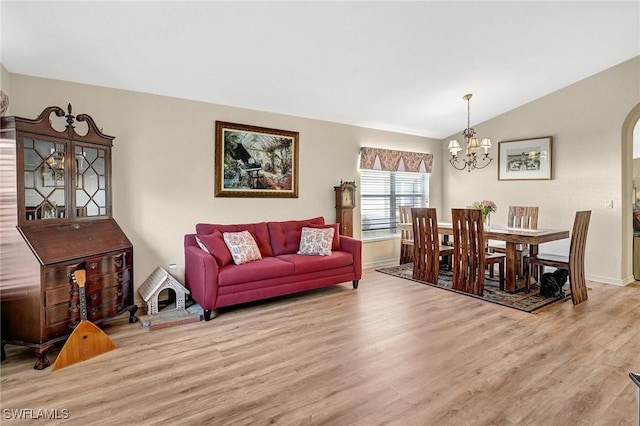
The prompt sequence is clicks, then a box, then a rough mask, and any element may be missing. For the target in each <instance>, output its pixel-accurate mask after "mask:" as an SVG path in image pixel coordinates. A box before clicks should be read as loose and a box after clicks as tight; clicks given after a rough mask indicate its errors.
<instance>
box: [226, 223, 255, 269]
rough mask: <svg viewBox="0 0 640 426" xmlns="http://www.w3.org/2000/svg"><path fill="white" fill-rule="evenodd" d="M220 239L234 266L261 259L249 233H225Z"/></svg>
mask: <svg viewBox="0 0 640 426" xmlns="http://www.w3.org/2000/svg"><path fill="white" fill-rule="evenodd" d="M222 237H223V238H224V242H225V243H226V244H227V248H228V249H229V251H230V252H231V256H232V257H233V263H235V264H236V265H242V264H243V263H247V262H251V261H252V260H260V259H262V256H261V255H260V249H259V248H258V244H256V240H254V239H253V236H252V235H251V232H249V231H242V232H225V233H224V234H222Z"/></svg>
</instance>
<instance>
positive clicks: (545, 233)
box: [399, 222, 569, 293]
mask: <svg viewBox="0 0 640 426" xmlns="http://www.w3.org/2000/svg"><path fill="white" fill-rule="evenodd" d="M399 227H400V228H401V229H402V228H407V229H409V228H412V224H410V223H401V224H399ZM483 229H484V232H483V236H484V240H485V241H489V240H496V241H504V242H505V243H506V247H505V256H506V270H505V274H504V280H505V283H504V289H505V290H506V291H508V292H510V293H515V292H517V291H520V290H523V289H524V288H525V278H524V277H523V276H517V273H516V272H518V271H521V270H522V268H521V265H518V264H517V250H516V249H517V248H518V246H519V245H525V246H528V247H529V255H530V256H535V255H536V254H538V246H539V245H540V244H542V243H548V242H551V241H559V240H564V239H567V238H569V231H568V230H564V229H547V228H538V229H524V228H513V227H509V226H501V225H485V226H484V228H483ZM438 233H439V234H441V235H443V236H445V241H446V239H448V236H449V235H453V224H452V223H449V222H438Z"/></svg>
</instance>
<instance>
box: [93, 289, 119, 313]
mask: <svg viewBox="0 0 640 426" xmlns="http://www.w3.org/2000/svg"><path fill="white" fill-rule="evenodd" d="M122 296H123V293H122V287H120V286H118V287H109V288H105V289H103V290H102V291H96V292H95V293H91V294H88V295H87V307H89V308H94V307H100V306H102V305H117V304H118V302H119V301H120V300H121V298H122Z"/></svg>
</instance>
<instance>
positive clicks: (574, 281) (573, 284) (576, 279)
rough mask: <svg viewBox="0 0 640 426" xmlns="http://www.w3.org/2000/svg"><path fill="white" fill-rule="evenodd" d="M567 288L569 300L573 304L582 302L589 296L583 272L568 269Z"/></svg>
mask: <svg viewBox="0 0 640 426" xmlns="http://www.w3.org/2000/svg"><path fill="white" fill-rule="evenodd" d="M569 288H570V289H571V301H572V302H573V304H574V305H577V304H578V303H582V302H584V301H585V300H587V299H588V298H589V295H588V294H587V284H586V280H585V278H584V272H583V271H578V272H573V271H571V270H569Z"/></svg>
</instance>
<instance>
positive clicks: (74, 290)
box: [69, 288, 80, 297]
mask: <svg viewBox="0 0 640 426" xmlns="http://www.w3.org/2000/svg"><path fill="white" fill-rule="evenodd" d="M78 294H80V293H79V292H78V289H77V288H75V289H74V288H72V289H71V290H69V296H72V297H73V296H77V295H78Z"/></svg>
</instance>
